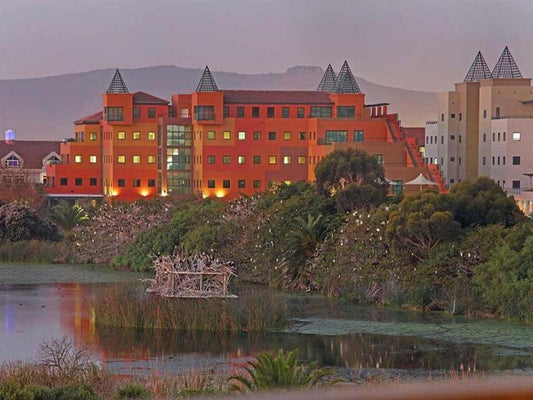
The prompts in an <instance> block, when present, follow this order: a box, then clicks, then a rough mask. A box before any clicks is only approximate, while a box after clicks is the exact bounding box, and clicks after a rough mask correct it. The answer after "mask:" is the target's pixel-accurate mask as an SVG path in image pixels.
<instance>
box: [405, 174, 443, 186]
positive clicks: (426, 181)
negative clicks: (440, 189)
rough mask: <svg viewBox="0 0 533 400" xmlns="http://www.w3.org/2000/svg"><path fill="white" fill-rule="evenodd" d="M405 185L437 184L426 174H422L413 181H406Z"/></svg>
mask: <svg viewBox="0 0 533 400" xmlns="http://www.w3.org/2000/svg"><path fill="white" fill-rule="evenodd" d="M404 185H436V183H435V182H433V181H430V180H429V179H427V178H426V177H425V176H424V175H422V174H420V175H418V176H417V177H416V178H415V179H413V180H412V181H409V182H405V183H404Z"/></svg>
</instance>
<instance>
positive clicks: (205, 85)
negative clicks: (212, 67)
mask: <svg viewBox="0 0 533 400" xmlns="http://www.w3.org/2000/svg"><path fill="white" fill-rule="evenodd" d="M196 91H197V92H218V87H217V84H216V82H215V79H214V78H213V75H211V71H209V67H208V66H207V65H206V66H205V69H204V73H203V74H202V77H201V78H200V81H199V82H198V86H197V87H196Z"/></svg>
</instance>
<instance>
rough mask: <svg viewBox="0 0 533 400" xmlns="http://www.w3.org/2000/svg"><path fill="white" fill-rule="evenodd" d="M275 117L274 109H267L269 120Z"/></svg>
mask: <svg viewBox="0 0 533 400" xmlns="http://www.w3.org/2000/svg"><path fill="white" fill-rule="evenodd" d="M275 115H276V114H275V110H274V107H267V118H274V117H275Z"/></svg>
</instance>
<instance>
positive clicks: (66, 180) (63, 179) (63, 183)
mask: <svg viewBox="0 0 533 400" xmlns="http://www.w3.org/2000/svg"><path fill="white" fill-rule="evenodd" d="M59 184H60V185H61V186H67V185H68V178H60V179H59Z"/></svg>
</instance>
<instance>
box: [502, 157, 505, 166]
mask: <svg viewBox="0 0 533 400" xmlns="http://www.w3.org/2000/svg"><path fill="white" fill-rule="evenodd" d="M502 164H503V165H505V156H503V157H502Z"/></svg>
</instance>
